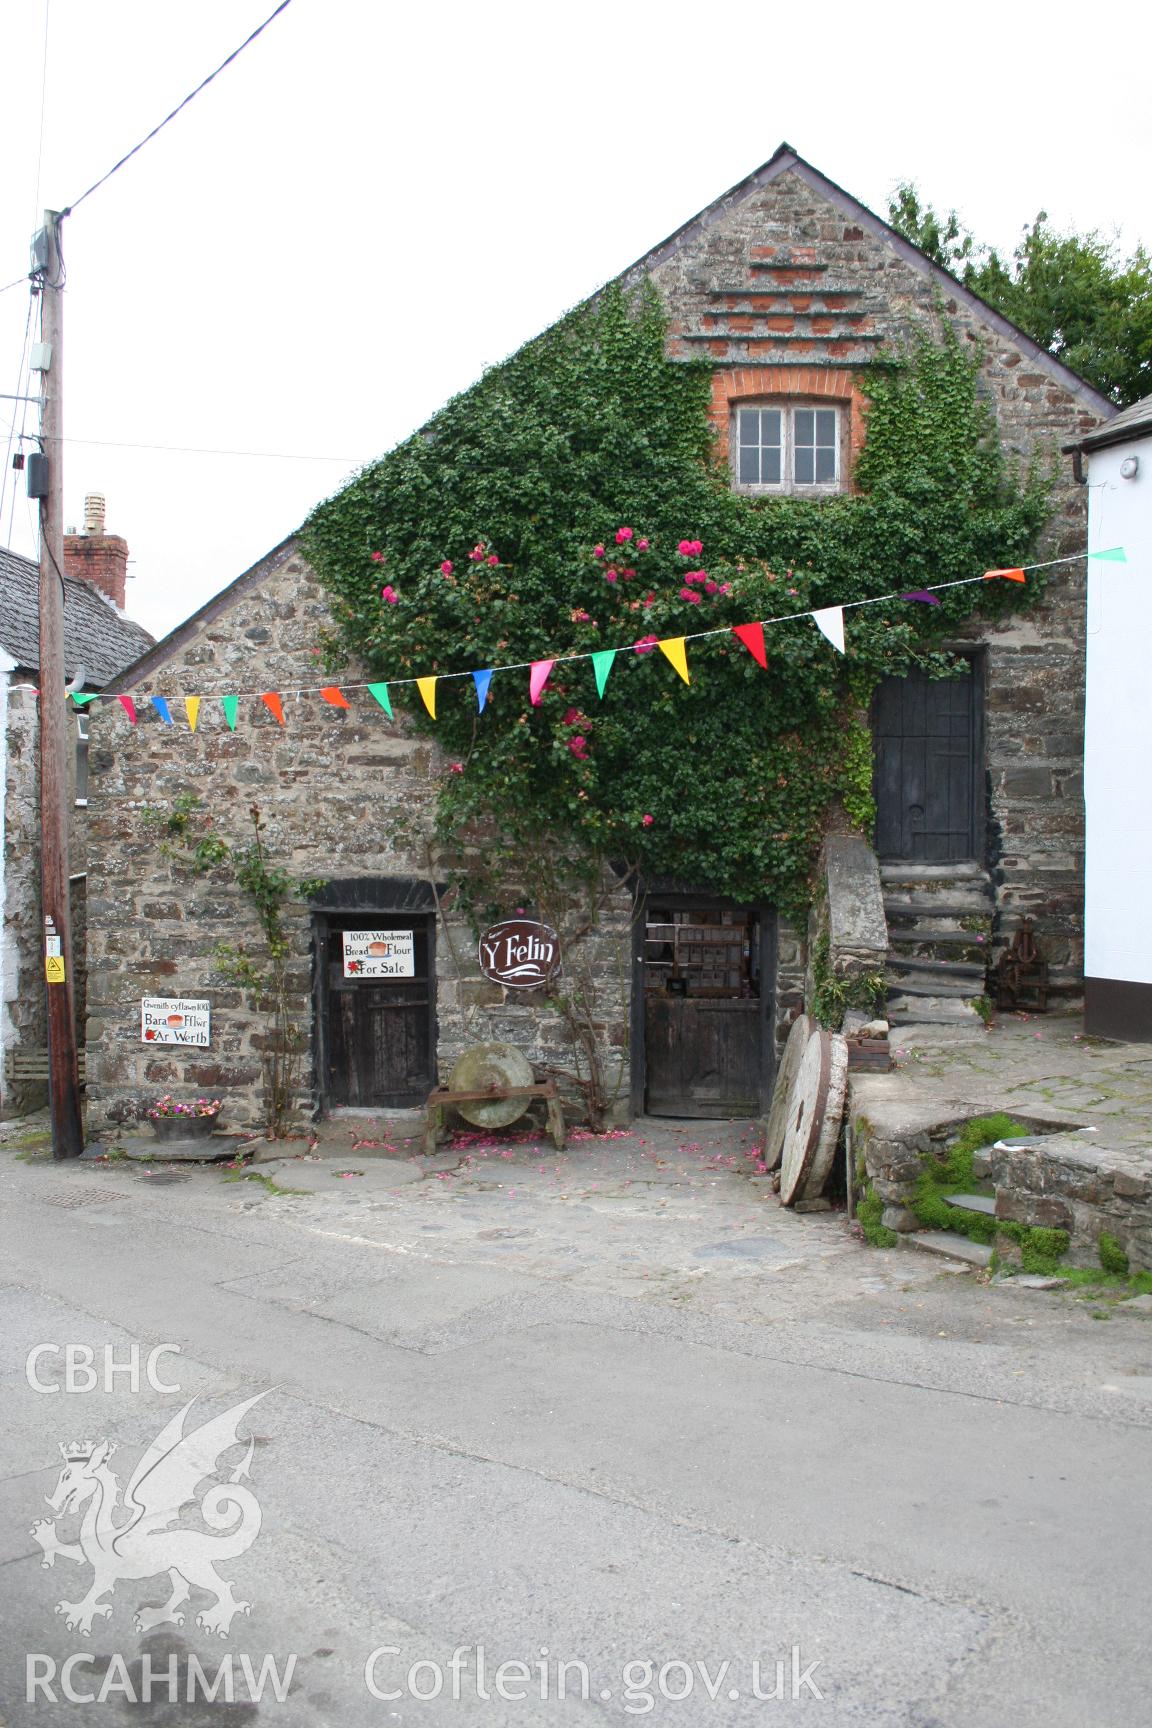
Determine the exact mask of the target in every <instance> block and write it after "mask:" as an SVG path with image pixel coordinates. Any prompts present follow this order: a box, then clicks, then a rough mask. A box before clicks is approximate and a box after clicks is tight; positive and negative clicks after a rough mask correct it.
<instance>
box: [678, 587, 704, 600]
mask: <svg viewBox="0 0 1152 1728" xmlns="http://www.w3.org/2000/svg"><path fill="white" fill-rule="evenodd" d="M680 598H681V600H698V599H699V598H700V596H699V595H698V594H697V593H696V591H695V590H694V589H692V588H681V590H680Z"/></svg>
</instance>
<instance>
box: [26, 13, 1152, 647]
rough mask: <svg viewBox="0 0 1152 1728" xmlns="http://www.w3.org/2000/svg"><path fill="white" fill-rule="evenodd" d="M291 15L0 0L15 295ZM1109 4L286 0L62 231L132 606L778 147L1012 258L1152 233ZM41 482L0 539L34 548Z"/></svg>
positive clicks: (432, 398)
mask: <svg viewBox="0 0 1152 1728" xmlns="http://www.w3.org/2000/svg"><path fill="white" fill-rule="evenodd" d="M273 4H274V0H196V3H195V4H194V5H188V4H176V3H175V0H102V3H101V4H99V5H96V4H94V0H0V19H2V34H0V65H2V71H0V114H2V115H3V125H4V173H3V176H2V177H0V287H3V285H4V284H5V283H6V282H8V281H10V280H12V279H13V278H15V277H17V276H18V275H20V274H21V272H23V271H24V270H26V268H27V262H26V260H27V243H28V239H29V237H30V235H31V233H32V230H33V229H34V228H35V227H37V226H38V225H39V212H40V210H41V208H42V207H49V208H59V207H62V206H63V205H65V204H68V203H72V202H74V201H75V200H76V199H77V198H79V196H80V194H81V193H82V192H83V191H84V190H85V189H86V188H87V187H88V186H89V185H90V184H91V183H92V182H93V181H94V180H96V179H97V178H98V177H99V176H100V175H101V174H102V173H104V172H105V170H106V169H107V168H109V167H110V166H111V165H112V163H113V162H114V161H115V160H116V159H117V158H118V157H119V156H120V155H122V154H123V153H124V151H125V150H126V149H128V148H130V146H131V145H133V144H135V143H136V142H137V141H138V140H139V139H140V138H141V137H143V135H144V134H145V133H146V132H147V131H149V129H150V128H151V127H152V126H153V125H155V124H156V122H157V121H158V120H160V119H162V118H163V116H164V115H165V114H166V113H167V112H168V110H169V109H170V108H172V107H174V106H175V104H176V103H177V102H178V101H179V100H180V99H181V98H182V97H183V96H185V95H186V94H187V93H188V91H189V90H191V89H192V88H193V87H194V86H195V85H196V84H197V83H199V81H200V79H201V78H202V77H204V76H205V75H206V74H207V73H208V72H210V71H211V70H212V68H213V67H214V66H216V65H217V64H218V63H219V62H220V61H221V60H222V59H223V58H224V57H225V55H226V54H228V53H229V52H230V51H231V50H232V49H233V48H234V47H236V46H237V45H238V43H239V42H240V41H242V40H243V38H244V37H245V36H246V35H247V34H248V32H249V31H250V30H251V29H253V28H254V27H255V26H256V25H257V24H258V23H259V22H260V21H261V20H262V19H263V18H264V17H266V16H267V14H268V13H270V12H271V11H272V9H273ZM1103 16H1104V15H1102V14H1094V13H1092V12H1091V11H1090V10H1086V9H1085V8H1084V7H1083V6H1076V7H1073V6H1071V5H1061V4H1058V3H1050V4H1045V5H1032V4H1027V3H1026V4H1020V3H1017V4H1012V5H1005V4H1003V0H1001V3H1000V4H997V5H989V4H983V3H979V0H978V3H973V4H969V5H967V6H966V7H963V8H957V7H952V8H948V9H946V10H945V9H941V8H930V7H927V6H924V5H923V4H922V3H921V4H914V5H903V4H899V5H887V6H885V5H884V4H883V3H881V4H880V5H878V6H873V7H871V8H861V7H860V6H859V5H858V4H853V5H847V4H843V3H842V0H825V4H823V5H822V6H820V7H818V8H816V9H813V8H806V7H786V8H776V7H768V6H753V7H749V6H744V7H739V6H734V7H728V8H717V7H715V6H711V7H706V6H701V5H699V4H694V5H687V4H682V3H681V0H663V3H654V0H582V3H581V4H580V5H576V6H572V5H565V6H559V5H547V4H539V3H537V4H525V3H523V0H487V3H484V4H460V3H458V0H439V4H434V5H427V6H422V7H413V6H411V5H403V6H401V5H393V4H390V3H385V0H293V4H292V5H291V6H290V7H289V9H288V10H287V11H286V12H285V13H284V14H283V15H282V16H281V17H280V18H278V19H277V20H276V21H275V23H274V24H272V25H271V26H270V27H269V29H268V30H267V31H266V32H265V34H264V35H263V36H261V37H260V38H259V39H258V40H257V41H256V42H255V43H254V44H253V45H252V47H251V48H249V49H248V50H247V51H246V52H245V53H244V54H243V55H242V56H241V58H240V59H239V60H238V61H237V62H236V64H235V65H233V66H231V67H229V68H228V70H227V71H226V72H224V73H222V74H221V76H220V78H219V79H217V80H216V82H215V83H213V84H212V85H211V86H210V87H209V89H208V90H207V91H206V92H205V93H204V94H203V95H202V96H200V97H198V98H197V99H196V101H195V102H194V103H192V104H191V106H190V107H189V108H188V109H187V110H186V111H185V112H184V113H183V114H182V115H181V116H180V117H179V119H177V120H176V121H174V122H173V123H172V125H171V126H169V127H167V128H166V129H165V131H164V132H163V133H162V134H161V136H160V137H159V139H157V140H156V141H154V142H153V143H152V144H150V145H148V147H147V148H146V149H145V150H144V151H142V152H141V154H140V156H138V157H137V158H135V159H134V160H133V162H131V163H130V164H129V165H128V166H127V167H126V168H124V169H123V170H121V172H120V173H119V174H117V175H116V176H115V178H114V179H113V180H111V181H110V182H109V183H108V185H106V186H104V187H102V188H101V189H100V191H98V192H97V193H95V194H94V195H93V197H92V198H90V199H89V200H88V201H87V202H86V203H84V204H83V205H81V207H80V208H79V209H78V210H77V211H76V213H75V215H74V216H72V217H71V218H69V220H68V222H67V223H66V225H65V252H66V258H67V264H68V294H67V304H66V320H67V323H66V374H65V376H66V381H67V382H66V402H67V410H66V425H67V432H68V436H69V437H70V438H71V439H73V440H75V442H71V443H69V444H68V446H67V451H66V466H65V515H66V520H67V521H68V522H69V523H72V522H74V521H75V522H79V521H80V519H81V512H82V501H83V496H84V493H85V492H87V491H103V492H105V493H106V494H107V498H108V528H109V530H110V531H112V532H115V533H119V534H123V535H124V537H125V538H126V539H127V541H128V543H129V547H130V549H131V554H132V557H133V560H134V562H133V563H132V565H131V566H130V569H131V571H132V573H133V575H134V577H135V580H134V581H132V582H130V583H129V588H128V602H129V610H130V612H131V613H132V615H133V616H134V617H136V618H137V619H139V620H140V622H141V623H143V624H145V625H146V626H147V627H148V628H149V629H151V630H153V631H154V632H156V633H157V634H160V633H162V632H164V631H166V630H168V629H170V628H172V626H173V625H175V624H177V623H178V622H179V621H180V620H181V619H182V618H184V617H186V616H187V614H188V613H189V612H191V611H194V610H195V609H196V607H198V606H200V605H202V604H203V602H204V601H205V600H206V599H208V598H209V596H210V595H212V594H213V593H215V592H216V591H217V590H218V589H219V588H221V587H223V586H224V585H225V584H226V583H228V582H230V581H232V580H233V579H234V578H235V577H236V576H238V575H239V574H240V573H241V572H242V571H243V570H245V569H246V568H247V567H248V566H249V565H250V564H252V563H253V562H255V560H256V559H257V558H259V557H260V556H261V555H262V553H264V552H265V551H267V550H268V549H269V548H270V547H271V546H273V545H275V544H276V543H277V542H278V541H279V540H281V539H283V538H284V536H285V535H286V534H287V533H289V532H290V531H291V530H292V529H293V528H295V527H296V526H297V525H298V524H299V523H300V522H301V520H302V519H303V518H304V516H305V515H306V514H307V512H308V510H309V508H310V507H311V506H312V505H313V504H314V503H315V502H316V501H317V500H319V499H320V498H322V497H325V496H326V495H327V494H328V493H330V492H332V491H334V490H335V489H336V488H337V487H338V485H339V484H340V482H341V480H342V479H343V478H344V477H345V476H346V475H347V474H348V472H349V471H350V470H351V469H353V468H354V467H355V466H356V465H357V464H358V463H359V462H361V461H364V460H368V459H370V458H372V457H374V456H376V455H379V454H381V453H382V452H383V451H385V450H387V449H389V448H390V447H391V446H392V445H393V444H395V443H396V442H397V441H398V440H399V439H401V438H403V437H404V436H405V435H406V434H407V433H408V432H410V431H411V430H412V429H413V427H415V426H417V425H418V424H420V423H421V422H422V421H423V420H424V419H426V418H427V416H428V415H429V414H430V413H432V412H433V411H434V410H435V409H436V408H437V407H438V406H439V405H440V404H441V403H442V402H443V401H444V400H445V399H446V398H447V397H448V396H450V395H452V394H454V393H455V392H456V391H458V390H460V389H463V388H464V387H465V386H467V385H468V384H469V383H471V381H472V380H473V379H474V378H475V377H476V376H477V375H478V374H479V373H480V372H481V370H482V369H483V368H484V367H485V366H486V365H488V364H489V363H491V362H492V361H495V360H499V359H501V358H502V357H503V356H504V355H505V354H507V353H509V352H510V351H512V350H513V349H514V348H516V347H517V346H518V345H519V344H520V343H521V342H522V341H524V340H526V339H527V338H528V337H530V336H532V335H534V334H535V333H536V332H537V331H539V330H540V329H542V328H544V326H545V325H547V324H548V323H549V322H551V320H552V319H554V318H555V317H556V316H557V315H558V314H559V313H561V312H562V311H564V310H565V309H566V308H567V307H569V306H571V305H573V304H574V303H575V302H577V301H578V300H581V299H582V298H583V297H584V296H585V295H586V294H588V293H589V292H590V291H591V290H592V289H594V288H595V287H596V286H598V285H599V284H600V283H601V282H603V281H605V280H606V279H608V278H610V277H611V276H613V275H615V274H616V273H617V272H618V271H619V270H621V269H622V268H624V267H625V266H626V265H628V264H629V263H631V262H632V261H633V260H634V259H635V258H636V257H638V256H639V255H640V254H641V253H643V252H644V251H646V250H647V249H648V248H649V247H650V246H652V245H653V244H655V243H656V242H657V241H659V240H661V239H663V238H664V237H665V236H666V235H667V234H668V233H670V232H671V231H672V230H673V229H674V228H676V227H678V226H679V225H680V224H681V223H682V222H683V221H685V220H686V219H687V218H688V217H689V216H691V215H693V214H695V212H696V211H697V210H699V209H700V208H701V207H702V206H704V205H705V204H707V203H709V202H710V201H711V200H712V199H713V198H715V197H716V196H718V195H719V194H720V193H721V192H723V191H724V190H725V189H726V188H727V187H729V186H731V185H733V184H734V183H735V182H736V181H738V180H740V179H742V178H743V177H744V176H745V175H746V174H747V173H749V172H750V171H751V170H752V169H754V168H756V167H757V166H758V165H759V164H760V163H761V162H763V161H765V160H766V159H767V158H768V157H769V156H770V155H771V154H772V152H773V151H774V150H775V148H776V146H777V145H778V144H779V143H780V142H781V140H783V139H787V140H788V142H789V143H790V144H792V145H793V146H794V147H795V148H796V149H797V150H799V152H800V153H801V155H803V156H806V157H807V158H808V159H809V160H810V161H811V162H813V163H814V164H815V165H816V166H817V167H818V168H820V169H821V170H822V171H823V172H824V173H826V174H828V175H829V176H830V177H831V178H832V179H833V180H836V181H838V182H839V183H840V184H841V185H842V186H844V187H846V188H847V190H848V191H850V192H852V193H854V194H855V195H856V196H857V197H858V198H860V199H861V200H862V201H863V202H864V203H865V204H868V205H869V206H871V208H873V209H874V210H877V211H878V212H880V213H881V214H884V213H885V211H886V200H887V196H888V194H889V192H890V191H891V189H892V188H893V187H894V186H895V184H896V183H897V181H899V180H901V179H903V178H910V179H913V180H915V181H916V182H917V183H918V184H919V186H920V188H921V190H922V192H923V194H924V195H925V196H926V197H928V198H929V199H931V200H932V201H933V202H934V203H935V204H937V206H943V207H950V206H953V205H954V206H955V207H956V208H957V209H958V211H959V212H960V215H961V217H962V218H963V219H964V221H965V222H966V223H967V224H968V225H969V226H970V227H971V228H972V229H973V230H974V231H975V232H976V233H977V235H978V236H979V237H981V238H982V239H986V240H988V241H991V242H993V243H995V244H997V245H999V246H1001V247H1004V248H1008V249H1010V248H1011V247H1012V246H1013V245H1014V244H1015V241H1016V239H1017V238H1018V235H1019V231H1020V228H1021V225H1022V224H1023V223H1024V222H1026V221H1028V220H1030V219H1031V218H1032V217H1033V216H1034V215H1035V213H1036V211H1037V210H1038V209H1039V208H1041V207H1043V208H1045V209H1047V210H1048V211H1049V212H1050V214H1051V215H1052V217H1053V219H1054V220H1055V221H1056V222H1057V223H1058V224H1060V225H1064V226H1072V227H1076V228H1078V229H1087V228H1099V229H1101V230H1103V231H1105V232H1113V231H1119V235H1120V238H1121V241H1122V244H1123V245H1124V246H1125V248H1126V249H1130V248H1132V247H1133V246H1135V244H1136V243H1137V241H1138V240H1141V239H1143V240H1145V241H1147V240H1149V239H1152V221H1150V220H1149V216H1150V211H1149V204H1148V178H1147V164H1148V160H1149V144H1150V142H1152V140H1150V138H1149V130H1150V128H1149V122H1148V118H1147V115H1148V108H1147V100H1146V81H1145V72H1144V68H1145V67H1146V65H1147V53H1148V47H1149V41H1148V25H1147V17H1146V13H1145V11H1144V9H1143V8H1138V7H1136V6H1135V5H1131V6H1127V7H1125V6H1123V5H1122V6H1120V7H1119V8H1117V9H1115V10H1114V11H1113V12H1112V13H1110V14H1109V15H1108V16H1107V18H1106V20H1105V27H1101V20H1102V18H1103ZM1142 16H1143V17H1145V20H1146V21H1145V24H1144V25H1140V24H1139V22H1138V20H1139V18H1140V17H1142ZM46 19H47V67H46V78H45V80H44V88H45V91H46V101H45V105H44V115H43V149H42V155H41V151H40V137H41V83H42V71H43V69H44V42H45V22H46ZM1125 19H1127V24H1126V23H1125ZM1141 33H1143V40H1140V36H1141ZM27 306H28V297H27V293H26V291H25V289H24V288H23V287H20V288H16V289H13V290H12V291H11V292H9V293H7V294H2V295H0V390H3V391H5V392H20V391H22V390H25V389H26V388H27V385H26V383H24V382H22V381H21V380H20V378H19V375H18V369H19V363H20V354H21V344H22V340H23V335H24V324H25V317H26V314H27ZM12 408H13V405H12V404H10V403H5V402H0V448H2V447H3V446H6V444H7V435H8V427H9V423H10V414H11V411H12ZM17 412H19V410H17ZM33 413H34V411H32V410H30V411H29V414H30V418H29V421H28V429H29V430H31V428H32V426H33V425H34V419H33V418H31V416H32V414H33ZM98 441H99V442H98ZM128 445H148V446H160V445H169V446H173V445H182V446H196V447H202V448H209V449H212V450H228V451H257V452H285V453H289V454H291V455H296V456H306V457H308V458H311V459H310V460H307V461H303V460H301V461H296V460H293V461H285V460H276V459H273V458H272V457H270V456H260V457H244V456H233V455H197V454H184V453H179V452H177V451H172V450H162V449H155V448H148V449H143V448H140V449H137V448H121V447H114V446H128ZM25 447H26V448H28V447H29V446H25ZM322 457H335V458H340V460H335V461H323V460H319V459H318V458H322ZM15 479H16V477H15V476H13V475H11V474H10V473H7V474H6V475H5V480H6V490H5V494H4V502H3V515H2V517H0V543H6V544H10V545H12V546H14V547H15V548H16V549H17V550H20V551H23V552H26V553H29V554H32V553H33V552H34V548H35V541H34V522H33V518H32V515H31V507H30V506H29V505H28V503H27V501H26V499H25V497H24V489H23V478H22V477H20V478H19V482H18V486H17V490H16V494H15V503H14V504H13V481H14V480H15Z"/></svg>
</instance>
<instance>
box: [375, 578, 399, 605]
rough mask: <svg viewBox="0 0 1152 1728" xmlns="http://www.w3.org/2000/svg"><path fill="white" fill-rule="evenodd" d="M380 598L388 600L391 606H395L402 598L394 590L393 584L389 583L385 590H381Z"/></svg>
mask: <svg viewBox="0 0 1152 1728" xmlns="http://www.w3.org/2000/svg"><path fill="white" fill-rule="evenodd" d="M380 598H381V600H386V601H387V602H388V604H389V606H395V604H396V602H397V600H399V598H400V596H399V594H397V592H396V590H395V588H393V586H392V584H391V582H388V583H386V584H385V586H384V587H383V588H381V590H380Z"/></svg>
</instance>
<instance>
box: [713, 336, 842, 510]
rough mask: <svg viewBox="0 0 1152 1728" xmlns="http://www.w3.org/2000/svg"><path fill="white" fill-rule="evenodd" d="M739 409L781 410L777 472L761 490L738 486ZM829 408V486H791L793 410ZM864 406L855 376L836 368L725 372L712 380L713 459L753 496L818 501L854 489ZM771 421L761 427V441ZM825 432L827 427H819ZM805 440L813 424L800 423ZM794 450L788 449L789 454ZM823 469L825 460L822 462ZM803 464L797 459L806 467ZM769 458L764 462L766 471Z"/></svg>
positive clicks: (824, 483)
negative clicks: (832, 464) (832, 452)
mask: <svg viewBox="0 0 1152 1728" xmlns="http://www.w3.org/2000/svg"><path fill="white" fill-rule="evenodd" d="M741 407H748V408H762V409H769V410H779V411H780V412H781V415H782V417H783V419H782V425H781V439H782V449H781V472H780V478H779V480H778V481H776V480H775V479H767V478H766V479H765V483H764V484H756V485H747V484H745V485H742V484H741V481H740V432H739V410H740V408H741ZM821 408H831V409H834V410H835V411H836V440H837V452H836V474H835V479H834V480H833V481H829V480H827V479H824V480H823V481H822V482H818V481H815V480H813V481H811V482H808V481H804V482H802V483H801V484H796V483H795V482H794V474H795V471H796V465H795V456H796V451H795V449H794V440H795V425H796V423H795V418H794V415H795V410H796V409H817V410H818V409H821ZM865 410H866V401H865V398H864V395H863V392H862V391H861V390H860V388H859V386H858V385H857V383H856V379H855V376H854V374H853V373H852V372H850V371H849V370H848V369H847V368H846V367H836V366H743V367H732V368H725V369H724V370H723V371H717V372H715V373H714V374H713V377H712V406H711V418H712V424H713V426H714V427H715V430H716V454H717V456H718V457H719V459H720V460H721V461H723V462H724V463H725V464H726V465H727V467H728V469H729V472H730V474H731V476H732V484H733V486H734V487H735V488H736V489H737V490H738V491H744V492H752V493H755V494H762V495H763V494H767V495H769V496H771V495H772V494H773V493H781V492H793V493H797V492H798V493H800V494H801V495H807V496H820V495H821V494H825V493H830V492H848V491H851V489H852V470H853V467H854V465H855V459H856V456H857V455H858V453H859V450H860V447H861V444H862V442H863V437H864V415H865ZM774 424H775V422H774V420H772V421H770V422H765V437H766V438H770V437H772V436H774V435H775V434H774V433H773V432H771V431H769V426H770V425H774ZM821 424H822V425H823V426H824V427H825V428H826V422H821ZM803 429H804V435H805V436H806V437H810V436H811V429H812V422H811V421H808V420H805V421H804V422H803ZM790 447H792V448H790ZM821 460H822V461H823V462H824V464H825V466H826V464H827V457H824V458H821ZM806 462H807V458H801V463H802V464H805V463H806ZM768 463H769V457H768V456H766V457H765V469H766V471H767V470H768ZM771 471H772V472H773V473H774V472H775V469H774V467H773V469H772V470H771Z"/></svg>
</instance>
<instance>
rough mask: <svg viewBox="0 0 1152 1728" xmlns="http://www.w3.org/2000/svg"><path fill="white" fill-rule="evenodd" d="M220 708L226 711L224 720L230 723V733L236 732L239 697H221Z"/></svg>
mask: <svg viewBox="0 0 1152 1728" xmlns="http://www.w3.org/2000/svg"><path fill="white" fill-rule="evenodd" d="M220 706H221V707H222V708H223V710H224V718H225V720H227V722H228V730H229V732H235V730H236V710H237V709H238V708H239V706H240V698H239V696H221V698H220Z"/></svg>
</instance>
